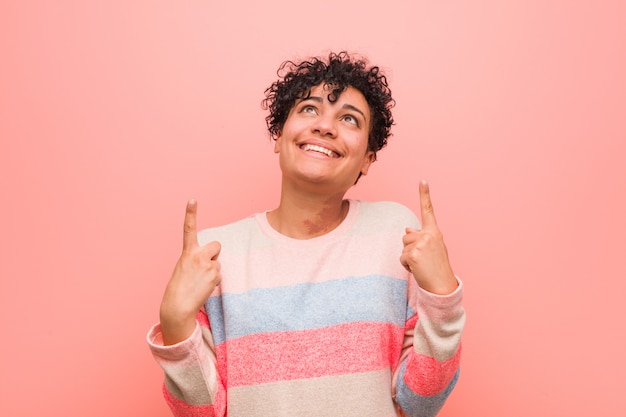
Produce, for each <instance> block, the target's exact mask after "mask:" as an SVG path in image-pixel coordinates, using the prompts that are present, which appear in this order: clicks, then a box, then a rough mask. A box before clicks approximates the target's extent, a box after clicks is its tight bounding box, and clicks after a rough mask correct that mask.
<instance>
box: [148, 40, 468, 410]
mask: <svg viewBox="0 0 626 417" xmlns="http://www.w3.org/2000/svg"><path fill="white" fill-rule="evenodd" d="M279 76H280V79H279V80H278V81H276V82H275V83H274V84H272V86H271V87H270V88H268V89H267V91H266V99H265V101H264V103H265V105H266V106H267V108H268V109H269V111H270V115H269V116H268V117H267V122H268V127H269V131H270V134H271V135H272V137H273V139H274V140H275V147H274V151H275V152H276V153H278V157H279V161H280V167H281V171H282V185H281V197H280V202H279V204H278V207H276V208H275V209H274V210H269V211H267V212H263V213H258V214H255V215H253V216H251V217H249V218H246V219H243V220H240V221H238V222H235V223H233V224H229V225H225V226H222V227H217V228H212V229H207V230H203V231H201V232H199V233H197V232H196V211H197V203H196V202H195V201H193V200H192V201H189V202H188V204H187V210H186V214H185V222H184V236H183V251H182V255H181V257H180V259H179V261H178V263H177V264H176V266H175V268H174V272H173V274H172V277H171V279H170V281H169V283H168V285H167V288H166V290H165V294H164V296H163V300H162V304H161V310H160V323H159V324H157V325H155V326H154V327H153V328H152V329H151V330H150V332H149V334H148V343H149V345H150V348H151V350H152V353H153V355H154V357H155V358H156V360H157V362H158V363H159V364H160V365H161V367H162V368H163V370H164V372H165V384H164V395H165V398H166V401H167V402H168V404H169V406H170V407H171V409H172V411H173V413H174V415H176V416H255V417H264V416H268V417H269V416H289V417H293V416H333V417H336V416H358V417H367V416H372V417H374V416H376V417H383V416H403V415H409V416H420V417H422V416H434V415H435V414H437V412H438V411H439V410H440V409H441V407H442V405H443V404H444V402H445V401H446V399H447V397H448V395H449V394H450V392H451V391H452V389H453V387H454V385H455V383H456V380H457V378H458V373H459V358H460V337H461V332H462V329H463V326H464V323H465V313H464V310H463V307H462V305H461V300H462V293H463V287H462V284H461V282H460V280H458V279H457V278H456V276H455V275H454V273H453V271H452V268H451V267H450V262H449V260H448V255H447V250H446V247H445V245H444V242H443V239H442V236H441V233H440V231H439V229H438V227H437V223H436V221H435V216H434V212H433V207H432V204H431V200H430V194H429V188H428V184H427V183H426V182H424V181H422V182H421V183H420V185H419V190H420V199H421V200H420V201H421V216H422V222H423V224H422V226H421V227H420V225H419V222H418V220H417V218H416V216H415V215H414V214H413V213H412V212H411V211H410V210H408V209H407V208H406V207H404V206H401V205H399V204H397V203H391V202H376V203H369V202H363V201H357V200H346V199H345V198H344V196H345V193H346V192H347V191H348V189H349V188H350V187H352V186H353V185H354V184H355V183H356V182H357V181H358V180H359V179H360V177H361V176H363V175H366V174H367V172H368V170H369V168H370V166H371V164H372V162H374V161H375V159H376V153H377V152H378V151H379V150H380V149H381V148H382V147H384V146H385V145H386V142H387V138H388V137H389V134H390V128H391V126H392V124H393V119H392V115H391V111H390V109H391V107H392V106H393V99H392V97H391V91H390V90H389V88H388V86H387V81H386V78H385V77H384V75H382V74H381V73H380V72H379V69H378V67H375V66H368V65H367V63H366V62H365V61H364V60H359V59H354V58H352V57H350V56H349V55H348V54H347V53H345V52H342V53H339V54H330V56H329V57H328V59H327V60H323V59H319V58H311V59H310V60H305V61H303V62H300V63H294V62H291V61H288V62H286V63H284V64H283V65H282V66H281V68H280V70H279Z"/></svg>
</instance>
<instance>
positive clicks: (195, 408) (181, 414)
mask: <svg viewBox="0 0 626 417" xmlns="http://www.w3.org/2000/svg"><path fill="white" fill-rule="evenodd" d="M163 396H164V397H165V402H166V403H167V405H169V407H170V409H171V410H172V413H173V414H174V416H176V417H217V416H223V415H225V414H226V413H225V411H226V395H225V392H224V390H223V389H219V390H218V391H217V394H216V395H215V402H214V403H213V404H204V405H191V404H187V403H186V402H184V401H183V400H179V399H178V398H176V397H174V396H173V395H172V393H171V392H169V391H168V390H167V388H166V387H165V384H163Z"/></svg>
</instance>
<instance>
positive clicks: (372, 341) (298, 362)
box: [217, 322, 404, 387]
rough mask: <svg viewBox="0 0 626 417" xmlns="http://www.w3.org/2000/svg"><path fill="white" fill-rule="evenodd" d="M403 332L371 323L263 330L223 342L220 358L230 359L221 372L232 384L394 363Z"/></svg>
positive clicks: (364, 369)
mask: <svg viewBox="0 0 626 417" xmlns="http://www.w3.org/2000/svg"><path fill="white" fill-rule="evenodd" d="M403 335H404V329H403V328H401V327H398V326H395V325H393V324H390V323H372V322H368V323H349V324H343V325H338V326H332V327H325V328H322V329H314V330H300V331H290V332H275V333H262V334H256V335H252V336H246V337H242V338H239V339H233V340H230V341H228V342H226V343H225V344H221V345H219V346H218V347H217V357H218V363H228V369H227V370H223V371H220V373H221V375H222V380H223V381H224V383H225V384H227V385H226V386H229V387H237V386H244V385H252V384H259V383H267V382H274V381H284V380H291V379H303V378H315V377H319V376H329V375H343V374H351V373H357V372H367V371H373V370H378V369H382V368H385V367H392V368H393V367H395V365H396V363H397V361H398V353H397V352H399V351H400V349H401V348H402V339H403ZM225 345H226V346H225ZM226 355H228V356H229V357H230V358H229V359H230V361H229V362H225V360H226V358H225V356H226ZM233 358H237V360H236V361H235V360H233ZM225 372H227V375H226V373H225ZM226 381H228V382H226Z"/></svg>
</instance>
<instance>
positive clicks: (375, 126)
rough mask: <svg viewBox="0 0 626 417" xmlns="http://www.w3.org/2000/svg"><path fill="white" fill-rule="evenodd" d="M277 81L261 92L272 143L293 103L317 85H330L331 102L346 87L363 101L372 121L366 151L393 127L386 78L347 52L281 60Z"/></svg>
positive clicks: (383, 141)
mask: <svg viewBox="0 0 626 417" xmlns="http://www.w3.org/2000/svg"><path fill="white" fill-rule="evenodd" d="M277 74H278V77H279V79H278V80H277V81H275V82H274V83H273V84H272V85H271V86H270V87H269V88H268V89H267V90H265V99H264V100H263V102H262V106H263V108H264V109H266V110H267V109H269V111H270V114H269V115H268V116H267V117H266V118H265V121H266V122H267V128H268V130H269V133H270V136H271V138H272V139H274V140H276V138H277V137H278V134H279V133H280V131H281V130H282V128H283V126H284V124H285V121H286V120H287V116H288V115H289V112H290V111H291V108H292V107H293V105H294V104H295V102H296V100H298V99H303V98H307V97H308V96H309V95H310V94H311V89H312V88H313V87H315V86H317V85H319V84H321V83H325V84H327V85H330V86H332V91H331V93H330V94H329V95H328V100H329V101H330V102H331V103H332V102H335V101H336V100H337V99H338V98H339V96H340V95H341V93H342V92H343V91H344V90H345V89H346V87H349V86H350V87H353V88H356V89H357V90H359V91H360V92H361V94H363V96H364V97H365V100H366V101H367V103H368V105H369V107H370V112H371V114H372V121H371V125H370V132H369V138H368V150H370V151H373V152H374V156H376V152H377V151H379V150H381V149H382V148H383V147H384V146H385V145H387V138H388V137H389V136H390V135H391V126H392V125H393V124H394V121H393V116H392V114H391V108H392V107H393V106H394V105H395V101H394V100H393V98H392V97H391V90H390V89H389V86H388V84H387V78H386V77H385V75H384V74H382V73H381V71H380V68H378V67H377V66H368V62H367V61H366V60H365V59H362V58H361V59H357V58H353V57H351V56H350V55H349V54H348V52H346V51H342V52H339V53H333V52H331V53H330V54H329V56H328V60H323V59H322V58H319V57H313V58H309V59H308V60H304V61H301V62H299V63H295V62H293V61H285V62H283V63H282V64H281V66H280V67H279V68H278V71H277Z"/></svg>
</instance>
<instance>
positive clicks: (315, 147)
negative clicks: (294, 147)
mask: <svg viewBox="0 0 626 417" xmlns="http://www.w3.org/2000/svg"><path fill="white" fill-rule="evenodd" d="M300 149H302V150H303V151H313V152H318V153H321V154H324V155H326V156H328V157H329V158H339V154H338V153H336V152H333V151H331V150H330V149H327V148H324V147H321V146H318V145H311V144H309V143H305V144H304V145H302V146H301V147H300Z"/></svg>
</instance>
